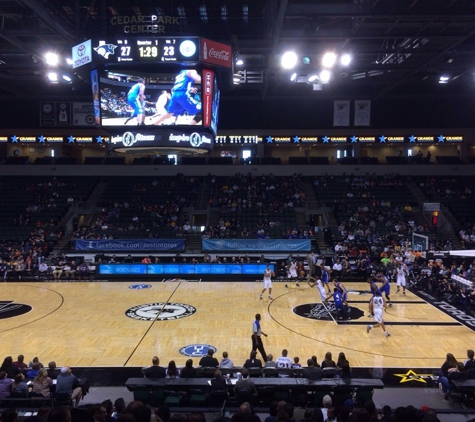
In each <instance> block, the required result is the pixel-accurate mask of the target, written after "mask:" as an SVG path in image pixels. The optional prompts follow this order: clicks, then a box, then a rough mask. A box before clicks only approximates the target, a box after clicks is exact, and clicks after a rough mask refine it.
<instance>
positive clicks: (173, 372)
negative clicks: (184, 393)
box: [166, 360, 180, 378]
mask: <svg viewBox="0 0 475 422" xmlns="http://www.w3.org/2000/svg"><path fill="white" fill-rule="evenodd" d="M166 377H167V378H180V370H179V369H178V368H177V367H176V363H175V361H174V360H171V361H170V362H169V363H168V368H167V376H166Z"/></svg>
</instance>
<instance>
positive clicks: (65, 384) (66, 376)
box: [56, 366, 82, 407]
mask: <svg viewBox="0 0 475 422" xmlns="http://www.w3.org/2000/svg"><path fill="white" fill-rule="evenodd" d="M56 392H57V393H67V394H70V395H71V399H72V400H74V401H75V404H76V407H77V406H78V404H79V401H80V400H81V398H82V389H81V387H80V386H79V379H77V378H76V377H75V376H74V375H73V373H72V371H71V368H70V367H69V366H63V367H62V368H61V373H60V374H59V375H58V378H57V379H56Z"/></svg>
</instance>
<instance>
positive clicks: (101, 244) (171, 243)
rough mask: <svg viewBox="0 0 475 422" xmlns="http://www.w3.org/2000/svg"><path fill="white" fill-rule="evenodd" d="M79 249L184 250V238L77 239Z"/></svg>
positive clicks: (118, 250) (110, 250)
mask: <svg viewBox="0 0 475 422" xmlns="http://www.w3.org/2000/svg"><path fill="white" fill-rule="evenodd" d="M76 250H78V251H104V252H105V251H108V252H112V251H114V252H122V251H139V250H141V251H184V250H185V241H184V240H183V239H168V240H167V239H127V240H119V239H110V240H76Z"/></svg>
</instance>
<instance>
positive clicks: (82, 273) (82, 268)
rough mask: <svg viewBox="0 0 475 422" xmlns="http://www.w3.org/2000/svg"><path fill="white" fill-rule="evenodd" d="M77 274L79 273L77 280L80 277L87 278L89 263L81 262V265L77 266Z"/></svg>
mask: <svg viewBox="0 0 475 422" xmlns="http://www.w3.org/2000/svg"><path fill="white" fill-rule="evenodd" d="M78 274H79V280H81V279H82V278H87V277H88V276H89V265H88V264H87V262H85V261H84V262H83V263H82V264H81V265H79V267H78Z"/></svg>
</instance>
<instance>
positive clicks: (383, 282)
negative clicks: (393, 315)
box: [377, 271, 393, 307]
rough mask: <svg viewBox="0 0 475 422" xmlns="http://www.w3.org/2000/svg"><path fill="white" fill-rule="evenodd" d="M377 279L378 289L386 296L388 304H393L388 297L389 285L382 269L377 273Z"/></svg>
mask: <svg viewBox="0 0 475 422" xmlns="http://www.w3.org/2000/svg"><path fill="white" fill-rule="evenodd" d="M377 279H378V280H379V281H380V282H381V288H380V291H381V292H382V293H384V295H385V296H386V301H387V303H388V306H389V307H391V306H393V304H392V303H391V299H390V298H389V295H390V293H391V285H390V284H389V280H388V278H387V277H386V276H385V275H384V274H383V272H382V271H380V272H379V273H378V275H377Z"/></svg>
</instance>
